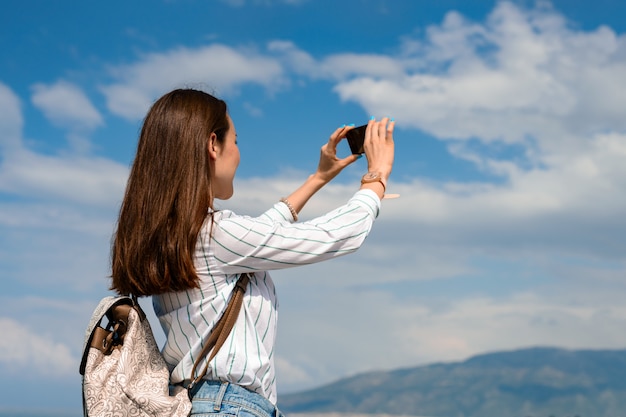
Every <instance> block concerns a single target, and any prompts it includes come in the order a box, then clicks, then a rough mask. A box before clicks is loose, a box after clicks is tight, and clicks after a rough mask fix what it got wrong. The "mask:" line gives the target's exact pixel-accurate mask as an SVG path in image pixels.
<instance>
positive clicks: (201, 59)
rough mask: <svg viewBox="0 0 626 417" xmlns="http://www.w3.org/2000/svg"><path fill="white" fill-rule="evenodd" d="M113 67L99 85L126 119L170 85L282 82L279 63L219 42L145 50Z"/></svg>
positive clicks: (233, 85)
mask: <svg viewBox="0 0 626 417" xmlns="http://www.w3.org/2000/svg"><path fill="white" fill-rule="evenodd" d="M111 72H112V75H113V76H114V78H116V79H117V80H118V81H117V82H116V83H115V84H112V85H107V86H103V87H102V91H103V93H104V95H105V96H106V98H107V104H108V107H109V110H111V112H113V113H115V114H117V115H118V116H121V117H124V118H127V119H130V120H136V119H140V118H142V117H143V116H144V115H145V113H146V111H147V110H148V107H149V106H150V104H151V103H152V101H153V100H154V99H155V98H156V97H158V96H159V95H160V94H162V93H164V92H166V91H169V90H171V89H172V88H180V87H196V88H202V89H205V90H208V91H209V92H212V90H217V91H219V93H220V95H222V94H223V93H224V92H225V91H230V90H233V89H236V88H238V87H239V86H240V85H242V84H246V83H257V84H261V85H263V86H265V87H267V88H270V89H272V88H277V87H278V86H280V85H281V84H282V83H283V82H284V80H283V76H284V75H283V72H282V68H281V66H280V65H279V64H278V63H277V62H276V61H275V60H274V59H273V58H270V57H265V56H262V55H260V54H259V53H258V52H257V51H255V50H252V49H246V48H240V49H235V48H231V47H227V46H224V45H217V44H215V45H211V46H207V47H202V48H199V49H189V48H183V47H181V48H177V49H173V50H170V51H167V52H164V53H152V54H148V55H146V56H144V57H142V59H141V60H140V61H139V62H137V63H134V64H129V65H125V66H119V67H115V68H112V70H111Z"/></svg>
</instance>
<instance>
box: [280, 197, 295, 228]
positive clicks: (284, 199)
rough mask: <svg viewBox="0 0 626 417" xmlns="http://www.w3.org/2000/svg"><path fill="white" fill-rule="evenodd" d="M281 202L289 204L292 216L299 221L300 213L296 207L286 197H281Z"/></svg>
mask: <svg viewBox="0 0 626 417" xmlns="http://www.w3.org/2000/svg"><path fill="white" fill-rule="evenodd" d="M280 202H281V203H285V205H286V206H287V208H288V209H289V211H290V212H291V216H292V217H293V221H294V222H297V221H298V213H296V211H295V210H294V208H293V207H292V206H291V203H290V202H289V201H288V200H287V199H286V198H281V199H280Z"/></svg>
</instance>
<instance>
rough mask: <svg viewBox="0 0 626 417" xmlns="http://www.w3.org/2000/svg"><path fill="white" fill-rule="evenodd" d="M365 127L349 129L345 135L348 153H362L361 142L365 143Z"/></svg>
mask: <svg viewBox="0 0 626 417" xmlns="http://www.w3.org/2000/svg"><path fill="white" fill-rule="evenodd" d="M366 128H367V125H363V126H359V127H355V128H354V129H350V130H349V131H348V133H346V139H348V145H350V151H351V152H352V153H353V154H355V155H359V154H362V153H364V152H365V151H364V150H363V142H365V129H366Z"/></svg>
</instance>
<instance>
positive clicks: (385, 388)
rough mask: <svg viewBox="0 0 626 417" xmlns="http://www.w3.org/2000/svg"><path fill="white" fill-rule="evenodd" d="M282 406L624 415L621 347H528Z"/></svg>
mask: <svg viewBox="0 0 626 417" xmlns="http://www.w3.org/2000/svg"><path fill="white" fill-rule="evenodd" d="M279 406H280V408H281V410H282V411H283V412H286V413H331V412H334V413H355V414H356V413H360V414H391V415H412V416H428V417H626V350H564V349H554V348H532V349H522V350H517V351H511V352H497V353H490V354H485V355H479V356H475V357H472V358H470V359H468V360H466V361H464V362H458V363H441V364H433V365H427V366H420V367H416V368H411V369H399V370H394V371H389V372H372V373H366V374H361V375H357V376H355V377H352V378H346V379H343V380H340V381H337V382H336V383H333V384H329V385H326V386H323V387H320V388H317V389H313V390H310V391H305V392H301V393H297V394H289V395H282V396H281V398H280V402H279Z"/></svg>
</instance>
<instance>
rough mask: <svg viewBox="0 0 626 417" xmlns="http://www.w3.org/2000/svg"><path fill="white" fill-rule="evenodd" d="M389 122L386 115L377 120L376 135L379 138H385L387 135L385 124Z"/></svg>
mask: <svg viewBox="0 0 626 417" xmlns="http://www.w3.org/2000/svg"><path fill="white" fill-rule="evenodd" d="M388 123H389V118H388V117H383V118H382V119H380V122H378V126H377V127H378V132H377V133H378V137H379V138H380V139H385V138H386V137H387V124H388Z"/></svg>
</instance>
